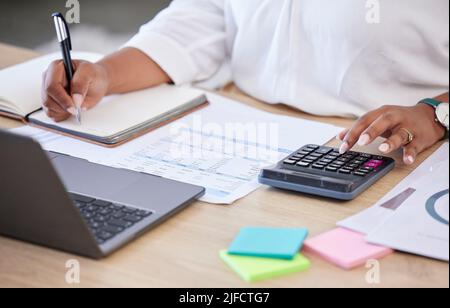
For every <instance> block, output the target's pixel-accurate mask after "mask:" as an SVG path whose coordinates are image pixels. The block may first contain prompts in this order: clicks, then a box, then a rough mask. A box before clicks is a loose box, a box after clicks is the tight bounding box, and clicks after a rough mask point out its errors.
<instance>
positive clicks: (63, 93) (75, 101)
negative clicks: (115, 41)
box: [42, 60, 109, 122]
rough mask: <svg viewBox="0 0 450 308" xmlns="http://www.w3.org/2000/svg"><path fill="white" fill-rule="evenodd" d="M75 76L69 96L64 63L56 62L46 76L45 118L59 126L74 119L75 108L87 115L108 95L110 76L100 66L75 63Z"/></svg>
mask: <svg viewBox="0 0 450 308" xmlns="http://www.w3.org/2000/svg"><path fill="white" fill-rule="evenodd" d="M73 66H74V69H75V73H74V76H73V79H72V83H71V93H67V90H66V89H67V78H66V73H65V69H64V63H63V62H62V61H55V62H53V63H52V64H51V65H50V66H49V68H48V69H47V71H45V73H44V75H43V82H42V105H43V108H44V111H45V112H46V114H47V115H48V116H49V117H50V118H52V119H53V120H54V121H56V122H61V121H64V120H66V119H68V118H69V117H70V116H72V115H75V113H76V107H77V106H79V107H80V108H81V110H83V111H86V110H88V109H90V108H92V107H94V106H95V105H96V104H98V102H100V100H101V99H102V98H103V97H104V96H105V95H107V93H108V88H109V80H108V72H107V70H106V68H105V67H104V66H102V65H100V64H94V63H91V62H87V61H80V60H75V61H73Z"/></svg>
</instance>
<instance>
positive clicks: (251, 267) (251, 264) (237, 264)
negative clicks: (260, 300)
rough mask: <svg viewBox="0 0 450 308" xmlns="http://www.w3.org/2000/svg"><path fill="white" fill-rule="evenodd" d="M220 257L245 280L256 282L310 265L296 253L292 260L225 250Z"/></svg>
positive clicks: (304, 268) (298, 270)
mask: <svg viewBox="0 0 450 308" xmlns="http://www.w3.org/2000/svg"><path fill="white" fill-rule="evenodd" d="M220 258H221V259H222V260H223V261H224V262H225V263H226V264H227V265H228V266H229V267H231V268H232V269H233V270H234V271H235V272H236V273H237V274H238V275H239V276H241V278H242V279H244V280H245V281H247V282H257V281H261V280H266V279H270V278H274V277H279V276H283V275H287V274H292V273H297V272H302V271H305V270H307V269H309V267H310V266H311V263H310V262H309V260H308V259H306V258H305V257H304V256H303V255H301V254H297V255H296V256H295V258H294V259H293V260H283V259H269V258H259V257H246V256H235V255H230V254H228V252H227V251H226V250H222V251H221V252H220Z"/></svg>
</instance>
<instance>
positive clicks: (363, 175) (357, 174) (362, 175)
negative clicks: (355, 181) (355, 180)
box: [353, 171, 367, 177]
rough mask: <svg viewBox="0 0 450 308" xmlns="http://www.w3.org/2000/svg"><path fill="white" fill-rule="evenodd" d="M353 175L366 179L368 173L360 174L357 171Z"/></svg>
mask: <svg viewBox="0 0 450 308" xmlns="http://www.w3.org/2000/svg"><path fill="white" fill-rule="evenodd" d="M353 174H354V175H356V176H361V177H365V176H366V175H367V173H364V172H359V171H355V172H353Z"/></svg>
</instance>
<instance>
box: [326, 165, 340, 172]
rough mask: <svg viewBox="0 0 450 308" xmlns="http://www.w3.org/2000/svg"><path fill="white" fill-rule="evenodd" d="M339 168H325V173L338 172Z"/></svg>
mask: <svg viewBox="0 0 450 308" xmlns="http://www.w3.org/2000/svg"><path fill="white" fill-rule="evenodd" d="M338 169H339V167H337V168H336V167H332V166H328V167H326V168H325V170H326V171H331V172H336V171H338Z"/></svg>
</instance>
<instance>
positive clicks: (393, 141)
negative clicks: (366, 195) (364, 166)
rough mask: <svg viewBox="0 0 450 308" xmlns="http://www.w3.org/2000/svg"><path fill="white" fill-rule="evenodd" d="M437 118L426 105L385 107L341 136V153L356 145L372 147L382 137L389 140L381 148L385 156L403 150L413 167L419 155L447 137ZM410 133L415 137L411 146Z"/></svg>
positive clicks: (363, 119) (406, 159) (404, 157)
mask: <svg viewBox="0 0 450 308" xmlns="http://www.w3.org/2000/svg"><path fill="white" fill-rule="evenodd" d="M435 118H436V116H435V111H434V109H433V108H432V107H431V106H428V105H425V104H419V105H416V106H413V107H400V106H384V107H381V108H379V109H377V110H374V111H371V112H369V113H367V114H366V115H364V116H363V117H361V118H360V119H359V120H358V121H357V122H356V123H355V124H354V125H353V127H352V128H350V129H347V130H345V131H343V132H341V133H340V134H339V136H338V138H339V139H340V140H342V141H343V143H342V145H341V148H340V151H341V152H342V153H344V152H347V151H348V150H350V149H351V148H352V147H353V146H354V145H355V144H356V143H358V145H360V146H365V145H368V144H370V143H372V142H373V141H374V140H375V139H376V138H377V137H380V136H381V137H384V138H387V139H386V141H385V142H384V143H383V144H381V146H380V147H379V150H380V151H381V152H382V153H384V154H388V153H391V152H393V151H395V150H397V149H399V148H401V147H403V148H404V155H403V160H404V162H405V164H408V165H411V164H413V163H414V162H415V160H416V157H417V155H418V154H419V153H421V152H422V151H424V150H426V149H427V148H429V147H431V146H432V145H434V144H435V143H436V142H438V141H439V140H441V139H442V138H443V137H444V135H445V129H444V127H443V126H441V125H440V124H439V123H437V122H436V121H435ZM409 133H411V134H412V135H413V136H411V137H413V140H412V142H410V143H409V141H410V140H409V138H410V135H409Z"/></svg>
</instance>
